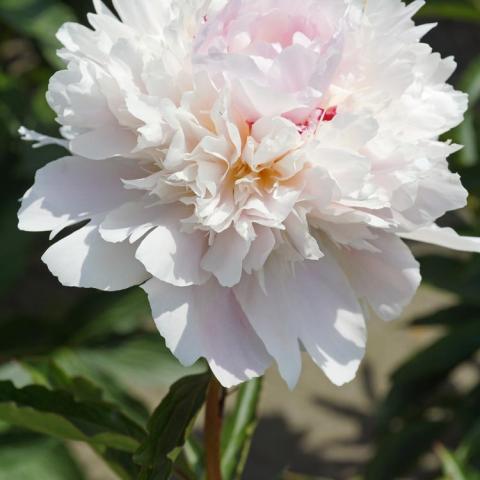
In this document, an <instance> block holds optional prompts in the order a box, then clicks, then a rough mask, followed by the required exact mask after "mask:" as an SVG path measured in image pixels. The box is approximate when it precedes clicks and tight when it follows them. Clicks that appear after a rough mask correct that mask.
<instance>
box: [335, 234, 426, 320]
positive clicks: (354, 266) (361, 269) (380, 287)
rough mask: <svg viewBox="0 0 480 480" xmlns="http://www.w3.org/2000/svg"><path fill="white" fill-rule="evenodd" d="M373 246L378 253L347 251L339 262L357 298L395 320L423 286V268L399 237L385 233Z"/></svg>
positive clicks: (385, 318) (383, 316) (341, 255)
mask: <svg viewBox="0 0 480 480" xmlns="http://www.w3.org/2000/svg"><path fill="white" fill-rule="evenodd" d="M369 243H370V244H371V245H372V246H373V247H374V248H376V249H377V250H376V251H371V250H355V249H344V250H342V251H341V252H340V254H339V258H340V259H341V262H342V265H343V267H344V270H345V272H346V274H347V276H348V278H349V280H350V283H351V284H352V286H353V288H354V289H355V291H356V292H357V295H358V296H359V297H362V298H365V300H366V301H367V302H368V303H369V304H370V306H371V307H372V308H373V310H374V311H375V312H376V313H377V315H379V316H380V317H381V318H383V319H384V320H393V319H395V318H397V317H398V316H400V314H401V313H402V311H403V309H404V308H405V307H406V306H407V305H408V304H409V303H410V302H411V301H412V298H413V297H414V295H415V293H416V291H417V289H418V287H419V285H420V281H421V279H422V278H421V276H420V268H419V264H418V262H417V261H416V260H415V258H414V257H413V255H412V253H411V252H410V250H409V249H408V247H407V246H406V245H405V244H404V243H403V242H402V241H401V240H400V239H399V238H398V237H397V236H396V235H393V234H385V233H381V234H379V235H378V237H377V238H376V239H375V240H369Z"/></svg>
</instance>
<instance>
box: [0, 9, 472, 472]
mask: <svg viewBox="0 0 480 480" xmlns="http://www.w3.org/2000/svg"><path fill="white" fill-rule="evenodd" d="M132 1H134V0H132ZM152 1H161V0H152ZM107 3H108V2H107ZM90 9H91V5H90V2H89V1H86V0H85V1H84V0H82V1H79V0H0V67H1V68H0V164H1V172H2V173H1V175H0V184H1V188H0V197H1V201H0V232H1V236H0V247H1V248H0V380H4V381H5V382H3V383H0V421H1V420H5V423H0V480H7V479H8V480H44V479H45V480H47V479H48V480H57V479H59V480H60V479H62V480H77V479H90V480H92V479H99V480H100V479H102V480H104V479H111V478H112V479H114V478H135V476H134V474H129V472H128V468H129V467H128V465H127V464H128V462H126V463H125V462H123V457H122V455H123V453H122V452H123V450H125V449H127V450H128V446H125V449H123V450H122V448H116V447H118V445H117V444H116V443H114V446H115V448H114V449H113V450H111V449H110V448H105V447H104V446H102V447H101V448H100V447H99V446H98V445H96V444H95V442H93V443H92V442H90V441H87V442H86V443H88V444H89V445H90V448H87V447H85V446H84V443H85V442H83V443H82V442H78V441H72V440H71V439H72V435H70V436H68V435H62V432H64V431H65V428H67V427H66V425H65V424H64V423H65V422H66V420H65V418H66V419H67V420H68V421H69V422H70V423H69V428H70V427H72V425H73V426H74V427H78V428H80V427H82V428H80V429H81V430H82V432H83V434H85V435H90V437H89V438H91V435H93V434H92V432H91V431H90V430H89V428H91V425H90V423H88V422H89V421H90V420H91V419H90V420H89V419H88V418H83V417H82V416H81V414H79V413H78V412H77V413H75V414H74V415H73V416H71V417H69V416H68V411H67V410H68V408H67V406H64V409H63V410H62V412H60V410H61V408H63V407H61V406H60V405H59V407H58V409H57V410H58V411H56V412H54V413H55V415H54V414H53V413H52V415H51V417H48V418H43V417H42V418H37V417H36V416H35V412H36V409H38V408H40V407H41V405H40V404H41V403H42V402H44V403H43V405H44V404H45V402H47V403H48V402H49V401H51V400H49V398H50V397H48V392H50V391H54V392H55V394H56V395H57V397H55V398H60V397H58V395H61V393H59V392H65V393H66V394H68V395H71V396H72V398H74V399H75V400H76V401H78V402H99V403H98V404H99V405H100V402H101V405H111V406H115V408H116V410H115V412H117V413H116V414H115V415H117V417H116V420H118V412H121V414H122V415H124V416H125V422H127V421H132V422H134V424H135V425H145V422H146V419H147V418H148V416H149V413H150V412H151V411H152V408H154V407H155V406H156V405H157V404H158V402H159V401H160V399H161V398H162V396H163V395H164V394H165V392H166V390H167V388H168V387H169V386H170V385H171V384H172V383H173V382H174V381H176V380H177V379H178V378H180V377H182V376H183V375H185V374H187V373H191V372H201V371H202V369H203V368H204V367H203V366H202V365H197V366H195V367H194V368H192V369H190V370H188V371H186V369H184V368H182V367H181V366H179V365H178V364H177V362H176V361H175V360H174V359H173V358H172V356H171V355H170V354H169V353H168V352H167V351H166V350H165V347H164V344H163V342H162V340H161V338H160V336H159V335H158V334H156V333H155V332H154V331H153V330H152V321H151V318H150V314H149V309H148V305H147V303H146V300H145V298H144V295H143V293H142V292H140V291H139V289H137V290H132V291H127V292H124V293H120V294H104V293H99V292H91V291H81V290H75V289H67V288H64V287H61V286H60V285H58V283H57V281H56V279H54V278H53V277H51V276H50V275H49V273H48V272H47V269H46V267H45V266H43V264H42V263H41V261H40V255H41V253H42V252H43V250H44V249H45V248H46V246H47V245H48V236H47V235H46V234H45V235H44V234H35V235H33V234H27V233H23V232H19V231H17V228H16V222H17V220H16V211H17V209H18V205H19V204H18V199H19V198H20V197H21V196H22V194H23V193H24V192H25V191H26V189H27V188H28V187H29V186H30V185H31V184H32V183H33V178H34V174H35V171H36V170H37V169H38V168H39V167H41V166H42V165H44V164H45V163H47V162H48V161H51V160H54V159H56V158H58V157H59V156H61V155H62V151H60V150H58V149H57V148H56V147H47V148H42V149H40V150H32V149H31V146H30V145H29V144H26V143H22V142H20V141H19V138H18V134H17V131H18V128H19V127H20V126H21V125H25V126H26V127H27V128H30V129H34V130H38V131H40V132H42V133H46V134H51V135H55V134H56V129H57V127H56V124H55V122H54V116H53V114H52V112H51V111H50V110H49V108H48V106H47V104H46V102H45V92H46V89H47V83H48V79H49V77H50V76H51V75H52V73H53V72H54V71H55V70H56V69H58V68H60V67H61V64H60V63H59V61H58V60H57V58H56V56H55V50H56V48H57V42H56V41H55V37H54V34H55V32H56V30H57V28H58V27H59V26H60V25H61V24H62V23H63V22H65V21H71V20H74V21H75V20H76V21H80V22H83V23H84V22H85V20H86V13H87V12H88V11H89V10H90ZM420 17H421V18H419V19H418V20H419V21H422V22H425V21H431V20H433V21H438V22H440V26H439V27H438V28H437V29H436V30H434V31H433V32H432V33H430V34H429V35H428V37H427V39H426V40H427V41H428V42H429V43H430V44H431V45H432V46H433V47H434V49H435V50H437V51H440V52H441V53H442V55H444V56H447V55H455V57H456V59H457V61H458V63H459V69H458V72H457V74H456V75H455V77H454V78H453V82H454V83H455V84H456V85H457V86H459V87H460V88H462V89H463V90H466V91H468V92H469V94H470V98H471V106H470V111H469V113H468V115H467V118H466V121H465V123H464V124H463V125H462V126H461V127H460V128H458V129H457V130H455V131H454V132H453V133H450V134H448V135H447V136H446V138H453V139H454V140H455V141H456V142H458V143H462V144H464V145H465V148H464V149H463V150H462V151H461V152H459V153H458V154H457V155H456V157H455V158H452V161H451V165H452V169H453V170H455V171H458V172H459V173H460V174H461V175H462V178H463V182H464V184H465V186H466V187H467V188H468V190H469V191H470V192H471V197H470V201H469V206H468V208H467V209H465V210H464V211H462V212H459V213H457V214H454V215H449V216H447V217H446V218H445V219H443V220H442V221H443V223H444V224H445V225H451V226H454V227H455V228H457V230H459V231H460V232H462V233H465V234H477V235H478V234H480V134H479V133H478V127H479V124H480V109H479V106H480V47H479V46H480V1H479V0H427V6H426V7H425V8H424V9H423V11H422V12H421V14H420ZM415 248H416V252H417V254H418V256H419V258H420V260H421V263H422V271H423V275H424V278H425V285H426V286H425V287H422V289H421V291H420V292H419V295H418V297H417V299H416V302H414V306H413V307H412V309H410V310H409V312H407V315H406V317H405V318H404V320H403V321H400V322H398V323H396V324H395V325H388V326H384V325H379V323H378V322H375V321H372V325H371V331H372V334H371V335H370V345H369V355H368V359H367V362H365V364H364V366H363V367H362V371H361V373H360V376H359V379H358V380H357V381H356V382H354V385H353V386H348V387H346V389H340V390H338V389H334V388H332V387H331V386H330V385H328V383H327V382H326V381H324V379H323V377H322V374H321V372H320V371H318V370H317V369H314V368H313V367H312V366H311V365H309V364H308V362H307V366H306V368H305V373H304V375H303V377H302V381H301V383H300V386H299V387H298V388H297V389H296V390H295V391H294V392H293V393H291V392H289V391H288V390H287V389H286V387H285V386H284V385H283V384H281V382H280V381H279V379H278V377H277V375H276V373H275V372H269V374H268V375H267V378H266V382H265V387H264V393H263V398H262V401H261V404H260V410H261V415H262V417H261V420H260V423H259V427H258V429H257V432H256V435H255V437H254V440H253V450H252V455H251V458H250V460H249V461H248V463H247V467H246V471H245V473H244V477H243V478H245V479H247V480H257V479H258V480H271V479H279V478H283V479H286V480H288V479H290V480H295V479H297V480H301V479H307V478H310V479H313V478H325V479H326V478H329V479H334V480H343V479H345V480H347V479H354V478H355V479H364V480H395V479H414V480H417V479H419V480H421V479H450V480H476V479H480V356H479V352H480V256H476V257H475V256H468V255H452V254H451V253H449V252H444V251H441V250H435V249H426V248H419V247H415ZM9 381H10V382H12V383H8V382H9ZM12 384H13V385H14V386H15V387H16V388H17V389H18V391H22V390H20V389H21V388H23V387H27V388H32V387H31V386H35V387H33V388H37V389H40V390H35V391H34V392H37V396H36V397H35V398H36V399H37V403H38V404H32V403H31V402H30V403H29V402H28V401H25V399H24V398H23V397H21V396H19V397H18V399H17V400H16V403H12V402H11V396H9V394H8V392H7V386H8V385H12ZM28 386H30V387H28ZM69 398H70V397H69ZM60 403H61V400H59V404H60ZM67 403H68V402H67ZM39 405H40V406H39ZM42 408H43V409H45V408H44V407H42ZM102 408H103V407H102ZM112 408H113V407H112ZM102 412H103V413H105V412H104V411H103V410H102ZM97 413H98V412H97ZM62 415H63V417H62V418H61V419H60V417H59V416H62ZM98 415H100V413H98ZM122 418H123V417H122ZM110 420H111V419H110ZM110 420H109V421H110ZM105 421H106V420H105ZM61 422H64V423H61ZM125 422H124V423H125ZM11 425H15V427H12V426H11ZM32 425H35V426H36V427H35V428H33V430H35V432H36V433H32V432H30V430H31V429H32ZM85 425H87V426H88V428H86V427H85ZM108 425H110V426H111V425H112V424H111V422H110V423H108ZM125 425H126V424H125ZM125 425H123V427H125ZM79 426H80V427H79ZM84 427H85V428H84ZM123 427H122V428H123ZM27 428H28V430H27ZM72 428H73V427H72ZM119 428H120V427H119ZM125 428H126V427H125ZM129 428H130V427H129ZM132 428H133V427H132ZM118 431H120V430H118ZM118 431H117V433H118ZM122 431H123V430H122ZM85 432H86V433H85ZM47 433H48V434H51V433H55V437H56V438H57V439H55V438H52V437H51V436H49V435H48V436H47V435H45V434H47ZM60 437H62V438H69V439H70V440H68V441H64V440H61V439H58V438H60ZM73 437H74V440H82V438H77V437H75V435H73ZM117 441H118V442H119V441H120V440H118V439H117ZM112 442H113V441H112ZM102 445H103V444H102ZM92 452H93V453H92ZM107 467H109V468H107ZM114 471H116V473H113V472H114ZM287 471H292V472H293V471H296V472H302V473H301V474H300V473H299V474H294V473H286V472H287ZM305 475H310V476H305ZM179 478H180V477H179ZM199 478H200V477H199Z"/></svg>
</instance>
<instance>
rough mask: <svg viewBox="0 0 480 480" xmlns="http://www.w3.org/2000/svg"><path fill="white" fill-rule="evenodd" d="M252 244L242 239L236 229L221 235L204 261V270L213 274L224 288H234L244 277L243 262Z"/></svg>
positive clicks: (216, 238) (217, 237)
mask: <svg viewBox="0 0 480 480" xmlns="http://www.w3.org/2000/svg"><path fill="white" fill-rule="evenodd" d="M249 248H250V242H249V241H247V240H245V239H244V238H243V237H241V236H240V235H239V234H238V233H237V232H236V230H235V229H234V228H229V229H228V230H225V231H224V232H222V233H219V234H218V235H217V236H216V237H215V240H214V243H213V245H212V246H211V247H210V248H209V249H208V252H207V253H206V254H205V256H204V257H203V260H202V268H203V269H204V270H206V271H207V272H212V273H213V274H214V275H215V276H216V277H217V279H218V281H219V282H220V284H221V285H223V286H224V287H233V285H236V284H237V283H238V282H239V281H240V278H241V276H242V268H243V260H244V259H245V257H246V256H247V253H248V250H249Z"/></svg>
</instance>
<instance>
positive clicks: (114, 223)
mask: <svg viewBox="0 0 480 480" xmlns="http://www.w3.org/2000/svg"><path fill="white" fill-rule="evenodd" d="M157 207H158V206H157ZM161 211H162V208H161V207H160V208H156V206H154V205H152V202H151V201H150V202H148V201H147V200H145V199H143V198H142V199H139V200H138V201H136V202H129V203H125V204H123V205H122V206H121V207H119V208H117V209H116V210H113V211H112V212H111V213H109V214H108V215H107V216H106V217H105V220H104V221H103V222H102V223H101V225H100V228H99V231H100V235H101V236H102V238H103V239H104V240H106V241H107V242H112V243H117V242H124V241H125V240H127V239H128V238H130V239H131V241H132V242H135V241H136V240H138V239H139V238H141V237H142V236H143V235H144V234H146V233H147V232H148V231H149V230H152V229H153V228H155V227H156V226H158V224H159V222H158V221H159V217H160V215H161Z"/></svg>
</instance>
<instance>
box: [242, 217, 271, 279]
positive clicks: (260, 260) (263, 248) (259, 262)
mask: <svg viewBox="0 0 480 480" xmlns="http://www.w3.org/2000/svg"><path fill="white" fill-rule="evenodd" d="M255 233H256V235H257V236H256V238H255V240H254V241H253V242H252V245H251V247H250V250H249V251H248V254H247V256H246V257H245V260H244V261H243V268H244V270H245V271H246V272H247V273H252V271H254V270H260V269H261V268H262V267H263V265H264V264H265V262H266V261H267V259H268V257H269V256H270V254H271V253H272V250H273V247H274V246H275V235H274V234H273V233H272V230H271V228H267V227H262V226H261V225H258V226H255Z"/></svg>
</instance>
